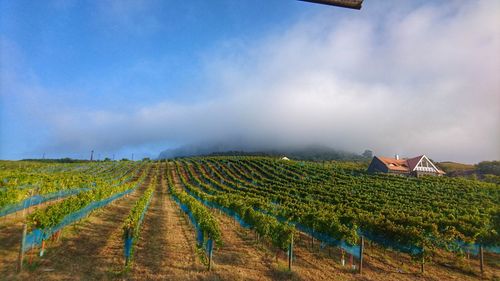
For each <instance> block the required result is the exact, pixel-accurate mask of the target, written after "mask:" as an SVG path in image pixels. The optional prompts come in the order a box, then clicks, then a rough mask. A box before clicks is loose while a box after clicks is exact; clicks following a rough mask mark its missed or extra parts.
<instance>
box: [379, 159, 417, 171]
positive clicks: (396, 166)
mask: <svg viewBox="0 0 500 281" xmlns="http://www.w3.org/2000/svg"><path fill="white" fill-rule="evenodd" d="M375 157H377V158H378V159H379V160H380V161H382V163H384V164H385V165H386V166H387V168H389V170H393V171H400V172H409V171H410V169H409V167H408V163H407V162H406V160H405V159H395V158H389V157H381V156H375Z"/></svg>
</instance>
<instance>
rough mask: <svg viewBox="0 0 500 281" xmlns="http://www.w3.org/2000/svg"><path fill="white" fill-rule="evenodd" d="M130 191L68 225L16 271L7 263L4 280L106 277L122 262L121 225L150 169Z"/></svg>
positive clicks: (117, 271)
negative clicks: (83, 218) (41, 250)
mask: <svg viewBox="0 0 500 281" xmlns="http://www.w3.org/2000/svg"><path fill="white" fill-rule="evenodd" d="M152 171H153V169H151V170H149V174H148V176H147V177H146V179H145V181H144V182H143V183H142V184H141V185H140V186H139V187H138V188H137V189H136V190H135V191H134V192H132V193H131V194H129V195H128V196H124V197H122V198H120V199H117V200H115V201H114V202H113V203H112V204H109V205H107V206H106V207H103V208H102V209H99V210H97V211H95V212H93V213H92V214H91V216H90V217H89V218H87V219H85V220H83V221H81V222H79V223H75V224H73V225H71V226H68V227H66V228H65V229H64V231H63V235H62V236H63V237H62V238H61V240H60V241H59V242H48V244H47V247H46V253H45V256H44V257H42V258H37V257H34V258H33V257H30V255H31V256H34V255H35V254H27V258H26V259H25V260H27V261H29V260H30V259H31V258H33V263H32V264H31V265H29V264H28V265H26V266H25V270H24V271H23V272H22V273H21V274H19V275H14V274H12V273H13V272H15V264H13V265H12V266H9V268H8V272H7V273H6V275H3V276H6V278H5V279H6V280H109V279H114V278H115V277H116V275H119V274H120V271H121V268H122V265H123V245H122V229H121V225H122V223H123V221H124V219H125V217H126V216H127V215H128V213H129V211H130V209H131V208H132V206H133V205H134V203H135V201H136V200H137V199H138V198H139V197H140V195H141V194H142V193H143V192H144V190H145V188H146V187H147V186H148V184H149V182H150V180H151V173H152Z"/></svg>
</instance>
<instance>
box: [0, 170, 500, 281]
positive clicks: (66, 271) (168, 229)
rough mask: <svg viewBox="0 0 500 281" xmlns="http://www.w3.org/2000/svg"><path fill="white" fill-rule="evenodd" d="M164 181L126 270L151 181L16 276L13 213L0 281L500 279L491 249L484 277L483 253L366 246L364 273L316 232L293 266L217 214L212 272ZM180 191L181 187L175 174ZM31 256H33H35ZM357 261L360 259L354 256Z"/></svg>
mask: <svg viewBox="0 0 500 281" xmlns="http://www.w3.org/2000/svg"><path fill="white" fill-rule="evenodd" d="M160 167H161V170H160V173H159V174H160V179H159V182H158V185H157V189H156V192H155V195H154V197H153V199H152V202H151V206H150V209H149V211H148V213H147V214H146V217H145V219H144V222H143V229H142V233H141V238H140V240H139V241H138V242H137V244H136V248H135V260H134V262H133V264H132V267H131V268H130V271H129V272H128V273H125V272H123V268H124V267H123V245H122V240H121V239H122V238H121V234H122V233H121V224H122V222H123V219H124V218H125V216H126V215H127V214H128V211H129V210H130V208H131V207H132V206H133V203H134V202H135V200H136V199H137V198H138V197H139V196H140V194H141V193H142V192H143V190H144V189H145V185H144V186H142V187H141V188H139V190H138V191H136V192H135V193H133V194H132V195H130V196H129V197H128V198H122V199H120V200H117V201H116V202H115V203H113V205H111V206H107V207H105V208H103V209H102V210H100V211H98V212H95V213H93V214H92V216H91V217H90V218H88V219H86V220H84V221H82V222H80V223H78V224H75V225H74V226H71V227H67V228H66V229H65V230H64V233H63V238H62V239H61V241H59V242H51V243H49V245H48V249H47V252H46V255H45V256H44V257H43V258H36V257H34V256H33V262H32V264H31V265H28V266H27V269H26V270H25V272H23V273H22V274H20V275H16V274H15V261H16V258H17V251H18V247H19V238H20V233H21V222H22V219H21V218H16V217H15V216H14V217H9V218H8V219H6V220H5V221H3V222H1V224H0V258H1V260H0V274H1V275H0V280H231V281H232V280H376V281H378V280H380V281H382V280H383V281H385V280H398V281H399V280H402V281H405V280H426V281H438V280H439V281H441V280H450V281H452V280H453V281H455V280H456V281H458V280H460V281H462V280H500V277H499V276H500V267H499V256H498V255H492V254H486V255H485V262H486V267H485V268H486V272H485V274H484V275H483V276H481V275H480V274H479V263H478V260H477V257H471V258H470V259H466V258H464V257H456V256H454V255H453V254H450V253H439V255H436V256H435V257H434V258H433V262H432V263H429V264H427V265H426V273H425V274H424V275H422V274H420V265H419V264H418V263H416V262H414V261H412V260H411V259H410V257H409V256H408V255H404V254H399V253H397V252H393V251H389V250H383V249H381V248H379V247H377V246H376V245H370V244H369V243H367V245H366V249H365V259H364V260H365V263H364V272H363V275H359V274H356V273H355V272H354V271H353V270H352V269H351V267H350V265H349V256H348V255H346V266H342V265H341V264H340V259H341V252H340V250H339V249H338V248H330V247H326V248H323V249H320V248H319V244H318V243H317V242H316V243H315V244H314V246H313V247H312V246H311V243H310V241H311V240H310V237H307V236H305V235H304V234H300V235H298V236H296V240H295V248H294V252H295V260H294V263H293V271H292V272H289V271H288V265H287V260H286V255H285V254H284V253H283V252H280V254H279V256H278V259H276V256H275V254H276V251H275V249H274V248H273V247H271V246H270V245H269V243H266V242H263V241H257V237H256V235H255V234H254V232H253V231H251V230H248V229H244V228H242V227H241V226H239V225H238V224H236V223H234V221H233V220H232V219H231V218H228V217H227V216H225V215H223V214H220V213H219V212H218V211H215V210H214V211H213V213H214V214H215V215H216V217H217V219H218V220H219V222H220V225H221V228H222V232H223V242H224V244H223V245H222V246H217V247H216V248H215V249H214V256H213V257H214V264H213V270H212V271H211V272H208V271H206V267H205V266H204V265H203V263H202V261H201V259H200V257H199V255H198V252H197V248H196V241H195V232H194V229H193V228H192V226H191V225H190V223H189V221H188V219H187V218H186V217H185V216H184V214H183V213H182V212H180V210H179V208H178V206H177V205H176V204H175V203H174V202H173V201H172V200H171V199H170V197H169V196H168V194H167V193H166V181H165V177H164V174H165V173H166V169H171V168H172V167H171V166H168V164H161V166H160ZM174 182H175V183H176V188H181V186H180V183H179V179H178V177H177V176H176V175H174ZM29 258H30V257H29V255H28V258H27V259H29ZM355 262H356V261H355Z"/></svg>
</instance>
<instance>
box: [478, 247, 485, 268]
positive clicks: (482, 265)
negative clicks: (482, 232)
mask: <svg viewBox="0 0 500 281" xmlns="http://www.w3.org/2000/svg"><path fill="white" fill-rule="evenodd" d="M479 266H480V267H481V274H483V273H484V253H483V245H479Z"/></svg>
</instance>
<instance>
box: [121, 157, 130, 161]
mask: <svg viewBox="0 0 500 281" xmlns="http://www.w3.org/2000/svg"><path fill="white" fill-rule="evenodd" d="M120 161H130V160H128V159H127V158H122V160H120Z"/></svg>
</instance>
